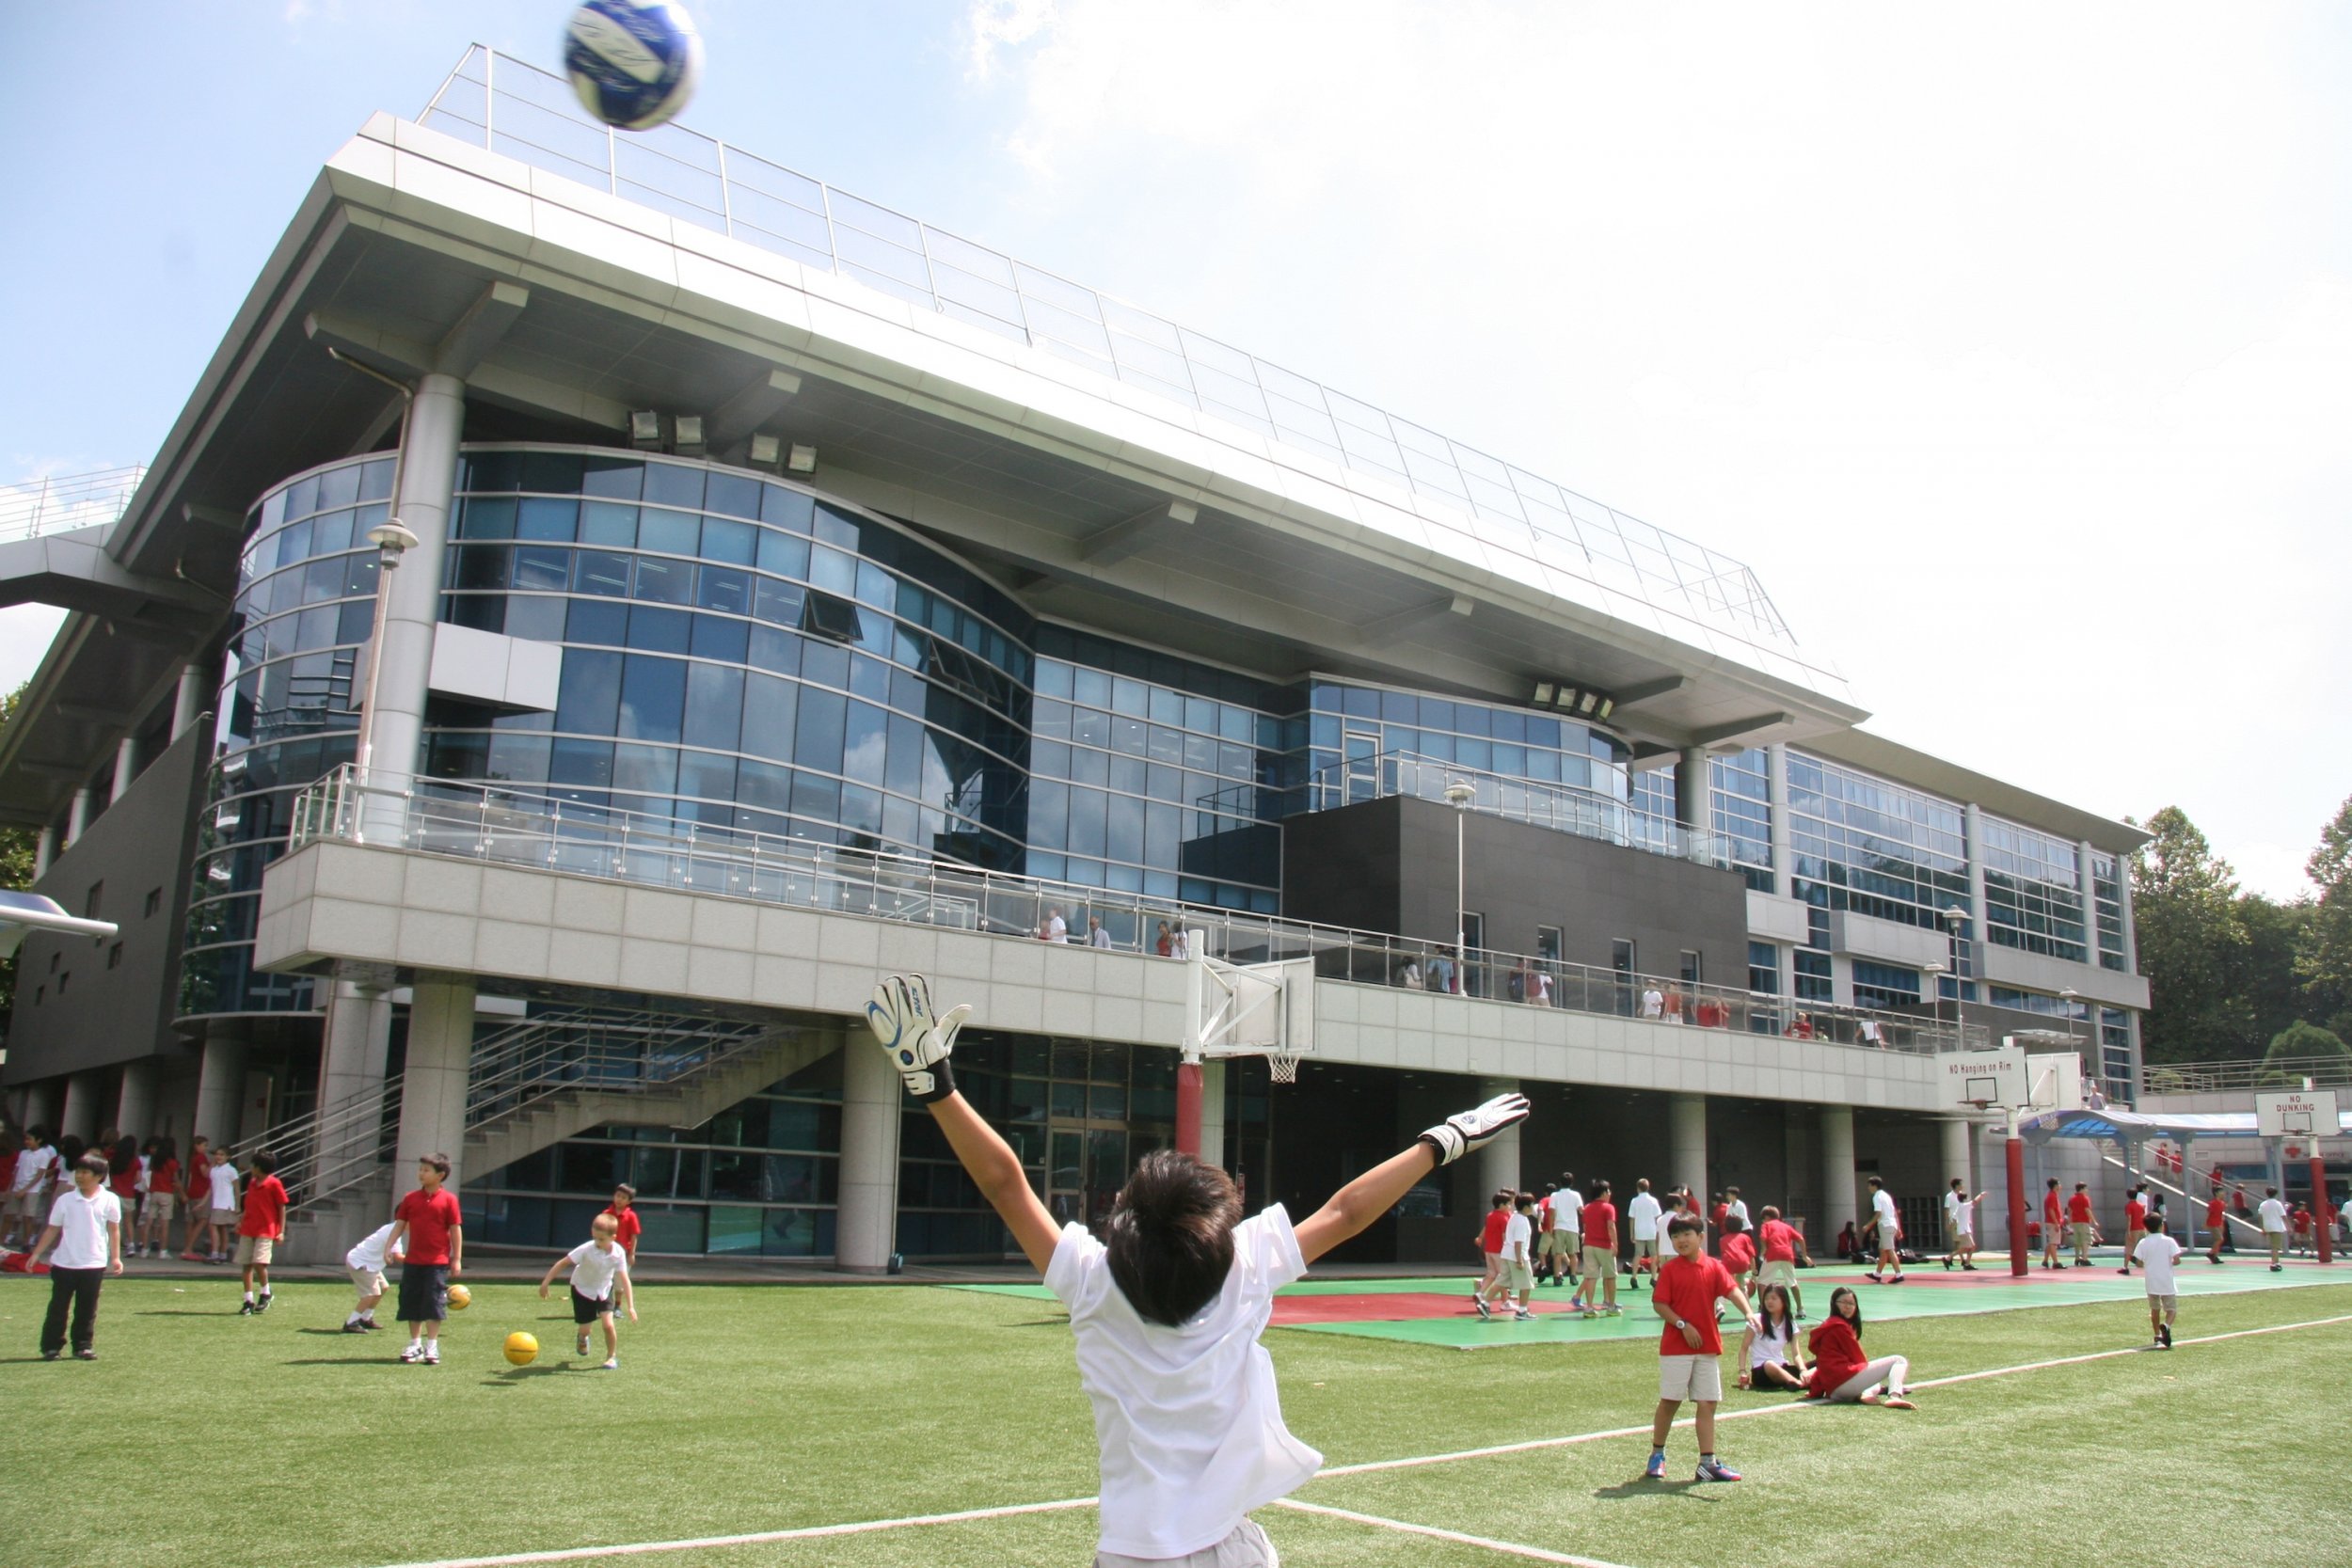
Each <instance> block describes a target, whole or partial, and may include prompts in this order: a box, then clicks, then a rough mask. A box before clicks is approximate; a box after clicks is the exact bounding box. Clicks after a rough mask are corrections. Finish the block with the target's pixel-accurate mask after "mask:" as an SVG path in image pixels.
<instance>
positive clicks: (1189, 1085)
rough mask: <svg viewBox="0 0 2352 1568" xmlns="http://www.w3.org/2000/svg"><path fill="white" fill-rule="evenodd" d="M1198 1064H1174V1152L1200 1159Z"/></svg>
mask: <svg viewBox="0 0 2352 1568" xmlns="http://www.w3.org/2000/svg"><path fill="white" fill-rule="evenodd" d="M1200 1100H1201V1084H1200V1063H1199V1062H1194V1061H1182V1062H1178V1063H1177V1064H1176V1152H1177V1153H1179V1154H1189V1155H1191V1156H1192V1157H1193V1158H1194V1159H1196V1160H1198V1159H1199V1158H1200Z"/></svg>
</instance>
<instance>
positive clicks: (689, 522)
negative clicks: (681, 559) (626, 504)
mask: <svg viewBox="0 0 2352 1568" xmlns="http://www.w3.org/2000/svg"><path fill="white" fill-rule="evenodd" d="M702 533H703V520H702V519H701V518H700V517H697V516H695V515H692V514H691V513H686V512H664V511H662V510H660V508H658V507H651V506H649V507H647V508H645V510H644V512H642V513H640V514H638V517H637V547H638V548H639V549H641V550H660V552H662V553H663V554H665V555H695V554H698V553H700V551H701V548H702Z"/></svg>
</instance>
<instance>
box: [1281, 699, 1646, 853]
mask: <svg viewBox="0 0 2352 1568" xmlns="http://www.w3.org/2000/svg"><path fill="white" fill-rule="evenodd" d="M1309 707H1310V709H1311V713H1310V717H1309V720H1308V733H1307V741H1308V745H1309V747H1310V751H1309V753H1308V756H1307V761H1306V768H1305V771H1306V773H1308V774H1311V775H1312V776H1314V777H1315V778H1317V779H1319V780H1324V781H1329V780H1331V779H1333V778H1340V779H1344V778H1345V777H1346V776H1347V769H1348V768H1351V767H1357V766H1362V765H1366V764H1369V763H1370V762H1371V761H1372V759H1374V758H1375V757H1378V756H1382V755H1385V754H1391V753H1393V754H1397V755H1403V756H1415V757H1422V758H1426V759H1429V760H1431V761H1435V762H1440V763H1450V764H1453V765H1454V766H1455V767H1457V768H1464V769H1466V770H1470V771H1474V772H1480V773H1492V774H1496V775H1499V776H1500V777H1502V778H1505V779H1523V780H1527V781H1530V782H1532V783H1535V784H1557V785H1563V786H1565V787H1566V788H1569V789H1580V790H1585V791H1589V792H1590V793H1592V794H1594V795H1596V796H1598V797H1600V798H1601V799H1602V800H1606V801H1608V802H1610V803H1612V804H1613V805H1616V806H1625V805H1628V804H1630V805H1633V806H1634V807H1635V808H1636V809H1637V810H1653V811H1654V810H1655V807H1654V806H1644V805H1643V804H1642V802H1641V800H1638V799H1636V797H1635V795H1634V781H1633V780H1632V779H1631V778H1630V777H1629V772H1630V765H1631V763H1632V760H1633V753H1632V751H1631V749H1630V748H1629V747H1628V746H1627V745H1626V743H1625V742H1624V741H1622V740H1620V739H1618V738H1617V737H1616V736H1613V735H1611V734H1610V733H1609V732H1607V731H1606V730H1600V729H1596V728H1594V727H1593V726H1592V725H1590V724H1586V723H1582V722H1581V721H1577V720H1573V719H1562V718H1558V717H1556V716H1554V715H1552V714H1547V713H1535V712H1532V711H1530V710H1529V709H1526V708H1520V707H1513V706H1510V705H1507V704H1502V703H1480V702H1471V701H1470V700H1468V699H1466V698H1458V697H1434V696H1428V695H1424V694H1417V693H1414V692H1410V691H1399V690H1396V689H1393V688H1388V687H1374V686H1361V685H1358V684H1356V683H1353V682H1349V681H1338V680H1326V679H1322V678H1320V677H1318V678H1316V679H1315V680H1314V681H1313V683H1312V686H1311V693H1310V701H1309ZM1366 776H1367V777H1370V773H1369V772H1367V775H1366ZM1667 778H1668V783H1667V785H1666V800H1665V808H1664V811H1663V813H1662V814H1661V815H1662V816H1665V817H1666V818H1667V819H1668V820H1672V819H1673V816H1674V784H1673V782H1672V780H1673V775H1672V774H1671V773H1669V774H1668V775H1667ZM1302 782H1303V780H1302ZM1332 793H1334V794H1335V796H1336V798H1338V799H1341V800H1344V799H1346V798H1347V797H1346V793H1345V791H1344V790H1340V791H1337V792H1332ZM1366 798H1367V799H1368V798H1369V797H1366Z"/></svg>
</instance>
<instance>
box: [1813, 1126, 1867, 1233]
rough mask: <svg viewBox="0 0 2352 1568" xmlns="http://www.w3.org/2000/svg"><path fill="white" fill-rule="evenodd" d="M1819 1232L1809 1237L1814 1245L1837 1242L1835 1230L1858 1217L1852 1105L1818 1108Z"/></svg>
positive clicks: (1837, 1230) (1859, 1208) (1859, 1207)
mask: <svg viewBox="0 0 2352 1568" xmlns="http://www.w3.org/2000/svg"><path fill="white" fill-rule="evenodd" d="M1821 1209H1822V1212H1821V1233H1820V1235H1819V1236H1816V1237H1813V1238H1811V1240H1812V1242H1813V1243H1814V1244H1815V1245H1817V1246H1820V1247H1826V1246H1828V1245H1830V1244H1831V1243H1833V1242H1835V1241H1836V1239H1837V1233H1838V1232H1839V1231H1840V1230H1842V1229H1844V1228H1845V1227H1847V1226H1849V1225H1851V1224H1854V1223H1855V1222H1856V1221H1858V1220H1859V1219H1860V1218H1861V1205H1860V1202H1859V1200H1858V1199H1857V1198H1856V1197H1855V1196H1854V1180H1853V1107H1852V1106H1851V1105H1824V1106H1822V1107H1821Z"/></svg>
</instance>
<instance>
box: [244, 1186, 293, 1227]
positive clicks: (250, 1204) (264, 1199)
mask: <svg viewBox="0 0 2352 1568" xmlns="http://www.w3.org/2000/svg"><path fill="white" fill-rule="evenodd" d="M285 1233H286V1186H285V1183H284V1182H282V1181H280V1180H278V1178H276V1177H275V1176H263V1177H259V1178H257V1179H255V1180H251V1181H248V1182H246V1184H245V1212H244V1213H243V1214H242V1215H240V1216H238V1219H237V1234H238V1235H240V1236H269V1237H278V1236H282V1235H284V1234H285Z"/></svg>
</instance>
